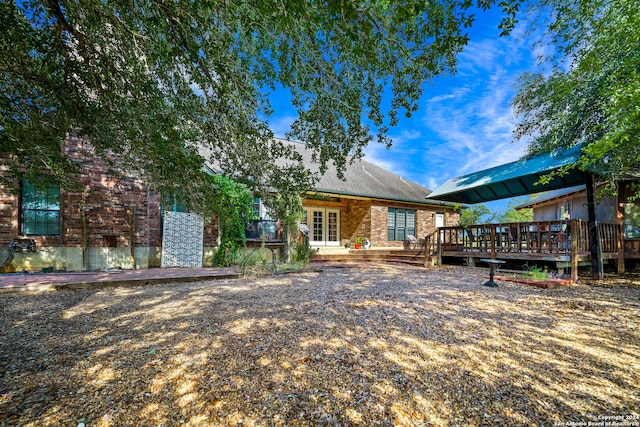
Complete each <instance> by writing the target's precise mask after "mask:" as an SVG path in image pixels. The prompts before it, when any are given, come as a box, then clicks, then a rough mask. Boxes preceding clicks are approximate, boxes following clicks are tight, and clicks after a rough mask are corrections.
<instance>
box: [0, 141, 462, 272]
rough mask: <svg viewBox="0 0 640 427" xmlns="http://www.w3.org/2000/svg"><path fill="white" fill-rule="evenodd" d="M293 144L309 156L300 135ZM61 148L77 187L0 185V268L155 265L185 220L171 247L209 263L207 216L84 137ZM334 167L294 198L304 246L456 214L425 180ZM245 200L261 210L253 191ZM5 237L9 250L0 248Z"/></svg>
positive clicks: (389, 236)
mask: <svg viewBox="0 0 640 427" xmlns="http://www.w3.org/2000/svg"><path fill="white" fill-rule="evenodd" d="M293 144H296V149H298V150H300V151H301V152H302V153H303V155H304V156H305V160H306V161H308V162H309V163H308V164H311V155H310V153H309V152H308V151H307V150H306V149H305V148H304V144H299V143H293ZM63 149H64V150H65V153H66V154H67V155H69V156H73V157H74V158H76V159H78V161H79V162H80V163H81V167H82V170H83V171H84V173H83V174H82V176H80V177H79V184H80V187H81V190H79V191H77V192H72V191H65V190H64V189H60V188H59V187H56V186H52V187H49V188H46V189H44V190H43V189H41V188H38V187H36V186H34V185H33V183H29V182H22V183H16V188H18V189H19V193H18V194H13V193H11V192H10V191H9V190H8V189H6V188H0V200H1V201H0V266H2V264H3V263H4V261H5V259H9V258H10V259H9V260H8V262H6V265H4V267H3V269H2V270H0V271H5V272H6V271H23V270H26V271H40V270H42V269H52V270H64V271H82V270H105V269H117V268H123V269H139V268H149V267H159V266H162V265H165V264H164V258H163V257H166V256H167V254H168V253H169V252H170V245H172V243H171V239H170V238H171V237H172V236H176V235H177V236H178V237H180V235H181V234H183V233H187V232H191V231H193V230H201V232H199V234H198V235H196V236H193V237H192V239H191V240H190V242H191V244H190V246H195V248H185V247H184V245H181V244H180V243H179V242H178V243H177V244H176V245H175V248H174V247H173V246H171V251H173V250H174V249H175V253H176V257H178V258H185V257H187V255H186V252H189V251H190V250H191V249H195V250H194V251H192V253H190V254H189V256H190V259H191V261H193V259H194V257H195V262H196V263H199V264H200V265H205V266H207V265H212V261H213V256H214V254H215V251H216V248H217V245H218V240H219V238H218V224H217V221H216V220H215V219H214V220H211V221H203V219H202V218H200V217H198V216H197V215H195V214H189V213H186V212H175V211H180V210H181V209H180V207H179V206H177V205H175V204H174V203H172V201H171V200H166V199H165V200H163V198H162V197H161V195H160V194H158V193H156V192H154V191H153V189H152V188H151V187H150V186H149V185H148V184H147V183H146V182H145V181H144V180H143V179H141V178H140V177H136V176H124V177H122V176H121V177H115V176H113V175H112V174H110V172H109V166H108V165H107V163H106V162H104V161H103V160H102V159H100V158H99V157H97V156H95V155H94V150H93V147H92V146H91V143H90V142H89V141H88V140H86V139H85V138H79V137H76V136H70V137H68V138H67V139H66V140H65V142H64V144H63ZM0 173H2V170H0ZM334 175H335V170H333V169H331V168H330V169H329V171H328V172H327V173H326V174H325V175H324V176H323V177H322V179H321V180H320V182H318V185H317V187H316V189H315V191H314V192H311V193H309V194H307V196H306V197H305V198H304V200H303V205H304V208H305V211H306V214H307V216H306V221H307V224H308V226H309V229H310V244H311V245H312V246H314V247H317V248H323V249H324V248H330V247H340V246H343V245H345V244H346V243H348V242H349V241H351V240H352V239H353V238H354V237H356V236H362V237H366V238H368V239H369V241H370V242H371V245H372V246H374V247H394V248H401V247H402V246H403V244H404V242H403V241H404V240H405V239H406V238H407V235H415V236H420V237H422V236H423V235H425V234H428V233H431V232H433V231H434V230H435V229H436V227H437V226H442V225H446V224H454V223H457V222H458V218H459V216H458V213H457V212H456V211H457V208H456V207H457V205H455V204H453V203H445V202H440V201H435V200H429V201H428V200H426V199H425V197H426V196H427V195H428V194H429V193H430V191H429V190H428V189H426V188H424V187H422V186H420V185H418V184H416V183H413V182H411V181H408V180H406V179H403V178H402V177H400V176H398V175H395V174H393V173H391V172H388V171H386V170H384V169H382V168H379V167H377V166H375V165H373V164H371V163H368V162H366V161H358V162H356V163H355V164H353V165H351V166H350V167H349V169H348V170H347V173H346V180H345V181H342V180H339V179H337V177H335V176H334ZM255 205H256V206H255V209H256V210H257V211H258V212H260V216H261V217H264V218H265V219H266V217H268V212H264V207H263V206H262V205H261V204H260V201H259V200H256V201H255ZM168 212H171V214H168ZM174 212H175V213H174ZM174 224H175V225H174ZM194 225H195V226H194ZM174 227H175V228H174ZM163 241H164V244H163ZM193 242H197V243H196V244H195V245H194V244H193ZM200 242H201V243H200ZM11 246H13V248H14V249H15V253H14V254H13V256H12V257H9V255H10V247H11ZM171 253H174V252H171ZM198 258H199V259H198ZM191 261H190V262H191ZM167 265H169V266H170V265H175V264H171V263H169V264H167ZM187 265H191V264H187Z"/></svg>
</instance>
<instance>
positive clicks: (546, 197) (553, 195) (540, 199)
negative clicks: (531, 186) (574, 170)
mask: <svg viewBox="0 0 640 427" xmlns="http://www.w3.org/2000/svg"><path fill="white" fill-rule="evenodd" d="M586 189H587V187H586V186H585V185H584V184H581V185H576V186H573V187H569V188H561V189H559V190H551V191H545V192H544V193H540V194H539V195H537V196H536V197H535V198H533V199H531V200H527V201H526V202H524V203H521V204H519V205H518V206H516V207H515V209H516V210H517V209H524V208H532V207H534V206H536V205H539V204H541V203H545V202H548V201H550V200H554V199H560V198H566V196H568V195H570V194H573V193H579V192H582V191H586Z"/></svg>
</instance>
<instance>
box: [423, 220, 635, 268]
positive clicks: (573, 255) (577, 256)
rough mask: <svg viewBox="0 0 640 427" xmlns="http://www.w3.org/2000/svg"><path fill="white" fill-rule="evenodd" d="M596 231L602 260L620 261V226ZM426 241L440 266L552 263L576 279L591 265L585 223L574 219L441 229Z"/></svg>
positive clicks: (599, 228)
mask: <svg viewBox="0 0 640 427" xmlns="http://www.w3.org/2000/svg"><path fill="white" fill-rule="evenodd" d="M598 232H599V234H600V242H601V251H602V258H603V260H609V259H614V260H617V261H618V262H620V257H619V255H620V253H621V252H620V250H621V248H622V247H623V237H622V236H623V234H622V226H621V225H619V224H608V223H599V224H598ZM426 240H427V249H428V251H429V254H430V256H432V257H436V258H437V259H438V262H440V263H441V262H442V257H461V258H467V259H471V261H474V260H478V259H481V258H491V259H502V260H506V261H508V260H519V261H525V262H526V261H538V262H541V261H544V262H555V263H556V266H557V267H558V268H565V267H571V274H572V276H573V277H574V279H575V278H577V270H578V266H579V265H584V264H589V263H590V262H591V253H590V251H589V232H588V225H587V222H586V221H581V220H575V219H574V220H569V221H537V222H526V223H508V224H479V225H472V226H467V227H462V226H456V227H441V228H439V229H438V231H437V232H435V233H433V234H432V235H430V236H427V237H426ZM623 262H624V259H623Z"/></svg>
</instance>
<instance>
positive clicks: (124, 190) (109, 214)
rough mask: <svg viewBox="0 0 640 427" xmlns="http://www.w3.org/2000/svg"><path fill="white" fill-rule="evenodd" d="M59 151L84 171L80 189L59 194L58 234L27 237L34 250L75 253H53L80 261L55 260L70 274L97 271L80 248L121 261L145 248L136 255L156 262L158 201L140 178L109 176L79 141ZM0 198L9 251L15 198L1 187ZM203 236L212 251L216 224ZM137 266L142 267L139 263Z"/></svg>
mask: <svg viewBox="0 0 640 427" xmlns="http://www.w3.org/2000/svg"><path fill="white" fill-rule="evenodd" d="M63 149H64V150H65V152H66V154H67V155H68V156H70V157H72V158H74V159H75V160H76V161H77V162H78V163H79V166H80V169H81V170H82V171H83V173H82V174H81V176H79V177H78V183H79V184H80V190H79V191H75V192H69V191H65V190H61V192H60V211H61V229H60V230H61V233H60V235H59V236H32V237H33V238H34V239H35V240H36V243H37V246H38V248H40V249H46V248H67V249H69V248H78V250H77V251H75V252H73V251H70V250H63V251H60V250H59V251H58V252H56V256H57V257H61V256H62V257H65V256H71V255H69V254H71V253H72V252H73V253H75V254H76V255H75V256H76V258H77V257H80V258H81V260H80V261H78V260H77V259H76V260H74V261H73V262H71V261H69V260H66V261H65V260H62V261H56V266H57V267H60V266H63V267H64V266H65V265H66V266H67V268H69V265H70V264H73V265H74V269H77V268H86V267H89V268H100V267H96V266H95V265H94V267H91V265H90V264H91V262H90V260H87V253H86V251H84V249H83V248H85V247H86V248H87V250H88V251H89V252H90V251H91V249H92V248H122V250H120V251H119V254H120V256H124V258H127V257H128V256H129V255H128V254H129V253H130V252H131V253H132V254H133V251H131V248H132V247H135V248H148V252H144V251H143V252H140V254H142V255H141V256H146V257H148V258H149V259H151V258H152V257H157V248H159V247H160V246H161V245H162V216H161V211H160V210H161V206H160V196H159V195H158V194H156V193H154V192H153V191H151V189H150V188H149V186H148V185H147V184H146V183H145V182H144V180H143V179H142V178H141V177H140V176H139V175H136V174H134V173H128V174H124V173H123V171H115V172H114V171H112V170H111V169H110V167H109V165H108V164H107V162H105V161H104V160H102V159H101V158H100V157H98V156H96V155H95V152H94V149H93V147H92V146H91V144H90V143H89V142H88V140H86V139H84V138H78V137H74V136H70V137H69V138H68V139H67V140H66V141H65V144H64V147H63ZM0 173H4V176H5V177H6V176H7V174H6V171H3V170H0ZM0 196H1V199H0V200H1V201H0V246H1V247H8V245H9V243H10V242H11V240H12V239H14V238H16V237H18V235H19V197H18V196H17V195H14V194H11V192H10V191H9V190H8V189H6V188H2V187H0ZM204 236H205V239H204V246H210V247H211V246H217V240H218V225H217V221H216V220H215V219H214V220H211V221H208V222H207V223H206V225H205V230H204ZM145 250H146V249H145ZM152 252H153V253H152ZM93 253H96V252H95V250H94V251H93ZM65 254H66V255H65ZM78 254H80V255H78ZM47 256H49V255H47ZM137 257H138V255H136V258H137ZM30 262H32V263H33V262H34V261H30ZM151 264H152V265H156V264H157V262H155V261H154V262H152V263H151ZM34 265H35V264H34ZM83 265H84V267H82V266H83ZM141 265H143V266H146V265H147V264H146V263H145V262H144V260H143V261H142V263H141ZM100 266H101V265H100ZM16 268H18V267H17V266H16Z"/></svg>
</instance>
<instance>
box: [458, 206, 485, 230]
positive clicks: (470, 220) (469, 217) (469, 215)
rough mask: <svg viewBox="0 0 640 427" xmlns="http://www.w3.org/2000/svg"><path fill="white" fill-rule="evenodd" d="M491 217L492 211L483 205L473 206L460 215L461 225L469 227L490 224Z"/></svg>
mask: <svg viewBox="0 0 640 427" xmlns="http://www.w3.org/2000/svg"><path fill="white" fill-rule="evenodd" d="M490 215H491V210H490V209H489V208H488V207H486V206H485V205H483V204H480V205H471V206H468V207H466V208H465V209H463V210H462V212H461V213H460V225H461V226H463V227H467V226H469V225H474V224H485V223H487V222H489V220H487V217H489V216H490Z"/></svg>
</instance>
